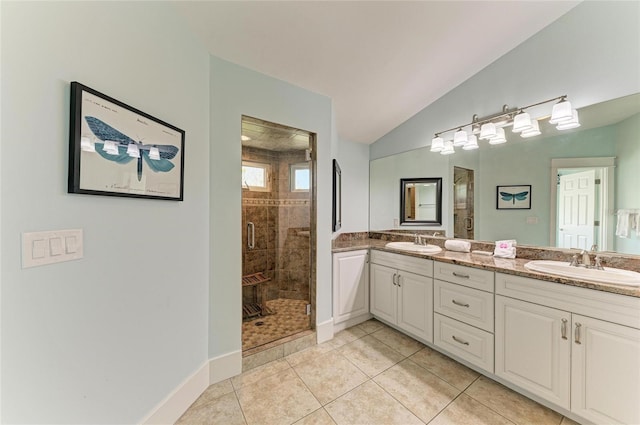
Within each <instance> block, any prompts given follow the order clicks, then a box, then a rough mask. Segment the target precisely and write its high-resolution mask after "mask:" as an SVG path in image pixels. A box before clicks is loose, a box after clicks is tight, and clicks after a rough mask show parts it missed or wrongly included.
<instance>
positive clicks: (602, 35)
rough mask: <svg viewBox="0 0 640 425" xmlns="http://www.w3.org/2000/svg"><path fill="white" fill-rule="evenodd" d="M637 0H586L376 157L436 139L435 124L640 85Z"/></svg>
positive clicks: (417, 118)
mask: <svg viewBox="0 0 640 425" xmlns="http://www.w3.org/2000/svg"><path fill="white" fill-rule="evenodd" d="M639 27H640V2H618V1H587V2H583V3H581V4H579V5H578V6H576V7H575V8H573V9H572V10H571V11H569V12H568V13H567V14H565V15H564V16H562V17H560V18H559V19H558V20H556V21H555V22H553V23H552V24H551V25H549V26H548V27H546V28H545V29H543V30H542V31H540V32H539V33H537V34H536V35H534V36H533V37H531V38H530V39H528V40H527V41H525V42H524V43H522V44H521V45H519V46H518V47H516V48H515V49H514V50H512V51H511V52H509V53H507V54H506V55H504V56H502V57H501V58H500V59H498V60H497V61H495V62H494V63H492V64H491V65H489V66H487V67H486V68H485V69H483V70H482V71H480V72H479V73H477V74H476V75H474V76H473V77H472V78H470V79H469V80H467V81H465V82H464V83H463V84H461V85H459V86H458V87H456V88H455V89H453V90H451V91H450V92H449V93H447V94H446V95H445V96H443V97H441V98H440V99H439V100H437V101H436V102H434V103H433V104H431V105H429V106H428V107H426V108H425V109H423V110H422V111H420V112H419V113H417V114H416V115H414V116H413V117H412V118H410V119H409V120H407V121H406V122H405V123H403V124H402V125H400V126H399V127H397V128H395V129H394V130H393V131H391V132H389V133H388V134H387V135H385V136H384V137H382V138H380V139H379V140H378V141H376V142H375V143H374V144H373V145H372V146H371V159H375V158H381V157H384V156H388V155H392V154H395V153H399V152H405V151H408V150H411V149H416V148H420V147H423V146H426V145H430V144H431V139H432V137H433V134H434V133H435V132H436V131H441V130H445V129H447V128H451V127H453V126H456V125H459V124H462V123H467V122H470V121H471V117H472V116H473V114H478V115H479V116H485V115H490V114H493V113H496V112H499V111H500V109H501V108H502V105H503V104H508V105H510V106H512V107H513V106H524V105H529V104H532V103H535V102H539V101H541V100H545V99H549V98H553V97H556V96H559V95H563V94H567V95H569V96H570V100H571V101H572V104H573V106H574V107H577V108H580V107H583V106H587V105H592V104H595V103H599V102H602V101H605V100H610V99H615V98H618V97H621V96H625V95H628V94H632V93H637V92H638V91H640V34H639V31H638V28H639ZM442 72H446V65H442Z"/></svg>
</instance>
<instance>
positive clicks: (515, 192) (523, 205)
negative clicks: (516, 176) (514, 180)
mask: <svg viewBox="0 0 640 425" xmlns="http://www.w3.org/2000/svg"><path fill="white" fill-rule="evenodd" d="M496 209H499V210H530V209H531V185H518V186H496Z"/></svg>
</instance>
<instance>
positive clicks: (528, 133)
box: [520, 120, 541, 138]
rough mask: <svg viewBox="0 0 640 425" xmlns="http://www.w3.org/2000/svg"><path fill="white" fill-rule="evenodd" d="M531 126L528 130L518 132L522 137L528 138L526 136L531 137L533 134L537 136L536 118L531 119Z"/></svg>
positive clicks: (538, 130)
mask: <svg viewBox="0 0 640 425" xmlns="http://www.w3.org/2000/svg"><path fill="white" fill-rule="evenodd" d="M531 124H532V126H531V128H530V129H529V130H525V131H523V132H522V133H520V136H522V137H524V138H528V137H533V136H539V135H540V134H541V133H540V124H539V123H538V120H533V121H531Z"/></svg>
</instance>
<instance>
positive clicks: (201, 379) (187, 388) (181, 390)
mask: <svg viewBox="0 0 640 425" xmlns="http://www.w3.org/2000/svg"><path fill="white" fill-rule="evenodd" d="M208 386H209V362H208V361H207V362H206V363H205V364H204V365H202V367H201V368H200V369H198V370H197V371H196V372H195V373H194V374H193V375H191V376H190V377H188V378H187V379H185V380H184V382H183V383H182V384H180V385H178V387H177V388H176V389H175V390H173V391H172V392H171V394H169V395H168V396H166V397H165V398H164V400H162V401H161V402H160V403H159V404H158V405H157V406H156V407H155V408H154V409H153V410H152V411H151V413H149V414H148V415H147V417H146V418H144V419H143V420H142V421H140V423H141V424H145V425H146V424H174V423H175V422H176V421H177V420H178V419H179V418H180V416H182V414H183V413H184V412H185V411H186V410H187V409H188V408H189V406H191V405H192V404H193V402H194V401H196V399H197V398H198V397H200V394H202V392H203V391H204V390H206V389H207V387H208Z"/></svg>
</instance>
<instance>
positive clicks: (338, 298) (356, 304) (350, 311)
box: [333, 250, 369, 323]
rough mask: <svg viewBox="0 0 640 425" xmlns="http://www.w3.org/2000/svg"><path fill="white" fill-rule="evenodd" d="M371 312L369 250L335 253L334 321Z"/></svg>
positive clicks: (342, 320)
mask: <svg viewBox="0 0 640 425" xmlns="http://www.w3.org/2000/svg"><path fill="white" fill-rule="evenodd" d="M368 312H369V264H367V250H359V251H350V252H340V253H336V254H333V320H334V323H340V322H344V321H345V320H348V319H351V318H352V317H357V316H360V315H362V314H365V313H368Z"/></svg>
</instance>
